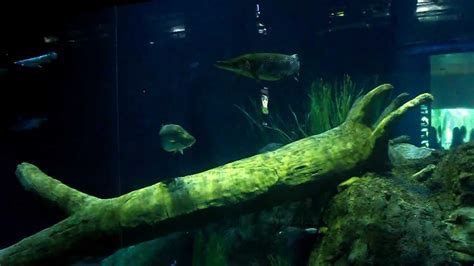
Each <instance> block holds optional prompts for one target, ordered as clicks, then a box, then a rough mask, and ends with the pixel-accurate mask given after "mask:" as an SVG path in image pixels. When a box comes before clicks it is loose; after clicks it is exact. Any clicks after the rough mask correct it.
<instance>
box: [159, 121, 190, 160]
mask: <svg viewBox="0 0 474 266" xmlns="http://www.w3.org/2000/svg"><path fill="white" fill-rule="evenodd" d="M160 137H161V147H162V148H163V149H164V150H165V151H167V152H173V153H177V152H179V153H181V154H183V151H184V149H186V148H189V147H191V146H192V145H193V144H194V143H195V142H196V139H195V138H194V137H193V136H192V135H191V134H189V133H188V132H187V131H186V130H184V128H182V127H181V126H180V125H176V124H167V125H163V126H162V127H161V129H160Z"/></svg>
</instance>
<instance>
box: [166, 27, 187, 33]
mask: <svg viewBox="0 0 474 266" xmlns="http://www.w3.org/2000/svg"><path fill="white" fill-rule="evenodd" d="M184 31H186V27H185V26H184V25H179V26H174V27H171V29H170V33H180V32H184Z"/></svg>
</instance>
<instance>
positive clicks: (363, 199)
mask: <svg viewBox="0 0 474 266" xmlns="http://www.w3.org/2000/svg"><path fill="white" fill-rule="evenodd" d="M415 185H416V184H414V186H415ZM442 214H443V213H442V211H441V210H440V209H439V208H438V205H437V204H436V203H435V202H432V201H429V200H428V197H427V195H426V194H425V193H420V192H419V190H418V189H408V185H407V184H404V185H403V186H402V185H400V184H399V182H397V181H394V180H391V179H387V178H383V177H379V176H369V177H365V178H363V179H362V180H360V181H359V182H356V183H353V184H352V185H351V186H350V187H348V188H347V189H346V190H344V191H343V192H341V193H339V194H338V195H336V196H335V197H334V199H333V200H332V201H331V203H330V205H329V207H328V209H327V212H326V213H325V215H324V224H325V225H327V227H328V231H327V232H326V233H325V235H324V237H323V239H322V241H321V243H320V245H319V246H318V247H316V248H315V249H314V250H313V252H312V255H311V257H310V261H309V265H318V266H319V265H444V263H453V262H454V259H452V258H451V256H450V254H451V250H450V249H449V246H448V244H449V241H448V239H447V237H446V235H445V234H444V233H443V229H444V228H445V225H444V223H442V217H443V216H442Z"/></svg>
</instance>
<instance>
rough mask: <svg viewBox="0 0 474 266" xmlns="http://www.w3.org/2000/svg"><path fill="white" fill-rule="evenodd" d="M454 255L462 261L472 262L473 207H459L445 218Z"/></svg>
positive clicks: (473, 249)
mask: <svg viewBox="0 0 474 266" xmlns="http://www.w3.org/2000/svg"><path fill="white" fill-rule="evenodd" d="M446 223H447V224H448V229H447V230H446V231H447V233H448V235H449V237H450V239H451V249H453V250H455V251H456V253H455V257H456V258H457V259H458V260H459V261H461V262H463V263H474V208H459V209H457V210H455V211H454V212H452V213H451V214H450V215H449V217H448V219H447V220H446Z"/></svg>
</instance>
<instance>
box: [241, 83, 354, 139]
mask: <svg viewBox="0 0 474 266" xmlns="http://www.w3.org/2000/svg"><path fill="white" fill-rule="evenodd" d="M362 92H363V89H358V86H357V85H356V84H355V83H354V82H353V81H352V79H351V77H350V76H349V75H344V76H343V78H342V80H341V81H338V80H336V81H335V82H333V83H331V82H328V81H324V80H323V79H319V80H316V81H314V82H313V83H312V84H311V86H310V88H309V92H308V98H307V99H308V101H307V103H306V105H307V106H306V111H305V113H303V114H300V115H298V114H297V113H296V112H295V111H294V110H293V109H292V108H291V106H289V111H290V114H291V117H292V120H290V121H284V120H283V119H282V118H281V117H282V116H281V115H280V114H279V112H278V110H277V111H276V112H275V111H272V110H271V111H270V114H269V115H268V118H267V119H266V120H265V115H264V114H262V113H261V110H260V107H259V104H258V103H257V102H256V101H255V100H250V102H251V108H250V110H249V111H247V110H245V109H244V108H243V107H241V106H237V105H236V106H235V107H236V108H238V109H239V110H240V111H241V112H242V113H243V114H244V115H245V117H246V118H247V120H248V122H249V123H250V126H251V130H252V131H253V132H254V133H255V134H256V135H257V136H258V138H259V140H261V141H262V143H270V142H279V143H283V144H286V143H290V142H293V141H296V140H298V139H301V138H304V137H307V136H311V135H315V134H319V133H322V132H324V131H327V130H329V129H331V128H334V127H336V126H338V125H340V124H341V123H342V122H343V121H344V120H345V118H346V117H347V114H348V113H349V110H350V108H351V107H352V104H353V103H354V101H355V100H356V99H357V97H359V96H360V95H361V94H362Z"/></svg>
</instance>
